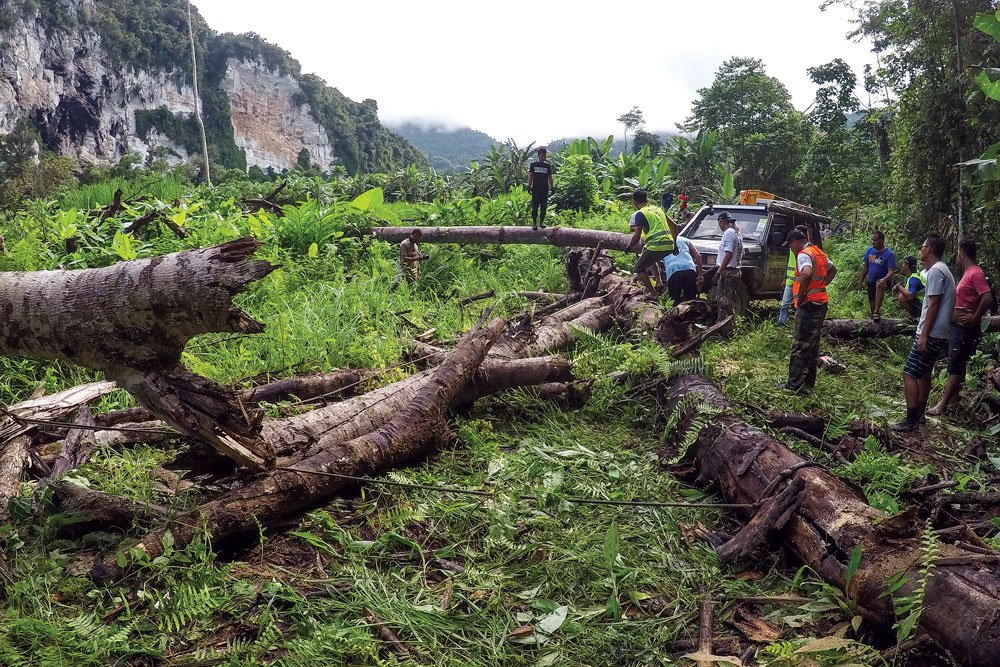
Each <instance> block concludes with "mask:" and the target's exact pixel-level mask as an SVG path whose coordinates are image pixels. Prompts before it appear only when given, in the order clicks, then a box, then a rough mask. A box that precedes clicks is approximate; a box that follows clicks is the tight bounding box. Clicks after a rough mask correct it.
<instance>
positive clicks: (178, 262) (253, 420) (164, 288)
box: [0, 239, 274, 469]
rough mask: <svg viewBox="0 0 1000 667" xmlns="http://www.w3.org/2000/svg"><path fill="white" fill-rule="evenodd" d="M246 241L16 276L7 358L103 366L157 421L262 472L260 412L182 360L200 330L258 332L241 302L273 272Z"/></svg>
mask: <svg viewBox="0 0 1000 667" xmlns="http://www.w3.org/2000/svg"><path fill="white" fill-rule="evenodd" d="M258 247H259V243H258V242H257V241H255V240H253V239H241V240H239V241H233V242H231V243H226V244H225V245H221V246H217V247H214V248H206V249H201V250H188V251H185V252H180V253H174V254H170V255H162V256H159V257H152V258H149V259H142V260H134V261H131V262H121V263H119V264H115V265H113V266H109V267H105V268H99V269H84V270H79V271H36V272H33V273H7V274H4V275H3V276H2V279H0V309H2V311H3V313H4V317H3V319H2V320H0V354H5V355H12V356H26V357H34V358H45V359H68V360H70V361H73V362H75V363H78V364H80V365H82V366H86V367H87V368H91V369H94V370H99V371H102V372H103V373H105V374H106V375H107V376H108V377H110V378H113V379H114V380H116V381H117V382H118V385H119V386H120V387H122V388H123V389H126V390H128V391H129V392H131V393H132V394H133V395H134V396H135V397H136V399H137V400H138V401H139V402H140V403H142V404H143V405H145V406H146V407H148V408H149V409H150V410H151V411H152V412H153V413H154V414H156V416H157V417H159V418H161V419H163V420H164V421H166V422H168V423H170V424H171V425H173V426H174V427H175V428H177V429H178V430H180V431H181V432H183V433H185V434H187V435H190V436H192V437H195V438H199V439H201V440H204V441H205V442H207V443H209V444H211V445H212V446H214V447H216V448H217V449H218V450H219V451H221V452H223V453H224V454H226V455H227V456H230V457H231V458H233V459H234V460H236V461H238V462H240V463H242V464H244V465H247V466H250V467H253V468H255V469H261V468H263V467H265V464H266V461H267V459H268V454H267V451H266V448H265V447H264V446H263V444H262V443H260V442H259V441H258V440H257V439H256V434H257V431H258V430H259V424H260V418H261V415H260V414H257V413H254V412H253V411H250V412H247V411H246V410H242V409H240V407H239V405H238V402H237V401H236V400H235V397H234V396H233V394H232V392H228V391H226V390H224V389H223V388H222V387H220V386H218V385H216V384H215V383H214V382H211V381H209V380H207V379H206V378H203V377H200V376H198V375H195V374H194V373H191V372H190V371H188V370H187V369H185V368H184V366H182V365H181V363H180V357H181V352H182V350H183V349H184V345H185V344H186V343H187V341H188V340H189V339H190V338H191V337H193V336H196V335H198V334H203V333H209V332H222V331H233V332H242V333H256V332H259V331H262V330H263V328H264V327H263V325H262V324H260V323H259V322H257V321H255V320H253V319H252V318H250V317H249V316H248V315H247V314H246V313H244V312H243V311H241V310H239V309H238V308H235V307H233V305H232V298H233V296H234V295H235V294H236V293H238V292H240V291H242V290H243V289H245V287H246V285H247V284H248V283H250V282H253V281H255V280H258V279H260V278H262V277H264V276H266V275H267V274H268V273H270V272H271V271H272V270H273V268H274V267H272V266H271V265H270V264H269V263H268V262H264V261H251V260H250V259H249V257H250V255H251V254H253V252H254V251H255V250H256V249H257V248H258Z"/></svg>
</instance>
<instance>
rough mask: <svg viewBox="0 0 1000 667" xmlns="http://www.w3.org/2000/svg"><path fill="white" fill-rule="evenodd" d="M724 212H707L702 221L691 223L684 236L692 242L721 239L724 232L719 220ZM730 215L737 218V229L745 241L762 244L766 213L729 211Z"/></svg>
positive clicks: (717, 210)
mask: <svg viewBox="0 0 1000 667" xmlns="http://www.w3.org/2000/svg"><path fill="white" fill-rule="evenodd" d="M723 210H724V209H719V208H716V209H715V210H714V211H712V212H711V213H709V212H708V211H705V215H704V216H702V217H701V219H695V220H694V221H692V222H691V226H690V228H689V229H688V230H687V231H686V232H685V234H684V236H685V237H687V238H689V239H692V240H698V239H721V238H722V230H720V229H719V220H718V218H719V213H721V212H722V211H723ZM729 214H730V215H731V216H733V217H734V218H736V228H737V229H739V230H740V234H742V235H743V238H744V239H746V240H748V241H756V242H757V243H760V241H761V238H763V236H764V231H765V230H766V229H767V212H766V211H729Z"/></svg>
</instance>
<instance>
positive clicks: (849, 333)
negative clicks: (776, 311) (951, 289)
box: [823, 316, 1000, 340]
mask: <svg viewBox="0 0 1000 667" xmlns="http://www.w3.org/2000/svg"><path fill="white" fill-rule="evenodd" d="M983 322H985V324H986V332H993V331H1000V316H994V317H984V318H983ZM916 328H917V323H916V322H915V321H913V320H880V321H878V322H873V321H872V320H827V321H826V322H824V323H823V333H824V334H826V335H827V336H829V337H831V338H838V339H840V340H854V339H858V338H884V337H886V336H899V335H908V336H912V335H913V333H914V332H915V331H916Z"/></svg>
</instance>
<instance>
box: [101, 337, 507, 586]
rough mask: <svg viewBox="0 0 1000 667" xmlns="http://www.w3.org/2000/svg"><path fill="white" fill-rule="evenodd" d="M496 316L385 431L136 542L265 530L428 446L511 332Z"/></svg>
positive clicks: (112, 565)
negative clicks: (503, 337) (267, 525)
mask: <svg viewBox="0 0 1000 667" xmlns="http://www.w3.org/2000/svg"><path fill="white" fill-rule="evenodd" d="M503 327H504V322H503V320H501V319H496V320H494V321H493V322H491V323H490V324H489V325H488V326H486V327H483V328H481V329H477V330H474V331H472V332H470V333H469V334H466V336H465V337H464V338H463V339H462V341H461V342H460V343H459V344H458V346H457V347H456V348H455V349H454V351H453V352H452V353H451V354H450V355H448V358H447V359H446V360H445V361H444V362H443V363H442V364H441V365H440V366H438V367H437V368H436V369H434V371H433V373H432V374H431V377H430V378H429V380H428V382H427V384H426V385H425V386H423V387H422V388H421V389H420V391H419V392H417V394H416V396H414V397H413V400H412V401H410V402H409V404H408V405H407V406H406V408H405V409H403V410H402V411H400V412H398V413H397V414H396V415H395V417H393V419H392V420H390V421H389V422H388V423H386V424H383V425H382V426H381V427H380V428H379V429H378V430H377V431H374V432H372V433H369V434H367V435H363V436H361V437H359V438H355V439H353V440H349V441H346V442H344V441H341V442H340V443H337V444H335V445H334V444H331V445H330V446H320V447H316V448H314V449H312V450H310V451H309V452H308V453H307V454H306V456H304V457H303V458H302V459H301V460H299V461H298V462H297V463H296V464H295V466H294V468H285V469H279V470H275V471H273V472H271V473H269V474H267V475H265V476H263V477H261V478H259V479H257V480H255V481H253V482H251V483H250V484H247V485H246V486H245V487H243V488H241V489H238V490H236V491H233V492H231V493H228V494H226V495H224V496H223V497H222V498H219V499H217V500H214V501H211V502H209V503H206V504H204V505H202V506H201V507H200V508H199V509H197V510H195V511H193V512H189V513H187V514H185V515H183V516H181V517H179V518H178V519H177V521H175V522H171V523H170V524H168V525H167V526H165V527H163V528H160V529H157V530H155V531H153V532H151V533H150V534H148V535H147V536H146V537H145V538H144V539H143V540H142V541H141V542H139V544H138V545H137V546H136V548H138V549H141V550H143V551H145V552H146V554H147V555H148V556H149V557H152V558H155V557H156V556H159V555H161V554H162V553H163V536H164V535H165V534H166V532H167V531H169V532H170V533H171V534H172V536H173V538H174V543H175V544H176V545H179V546H183V545H187V544H189V543H190V542H191V540H192V539H194V536H195V535H196V534H197V532H198V531H199V530H200V529H201V527H202V526H204V527H205V528H206V529H207V530H208V532H209V534H211V535H212V537H213V539H215V540H224V539H226V538H230V537H234V536H236V535H241V534H245V533H247V532H253V531H257V530H259V526H260V524H261V523H268V522H270V521H273V520H275V519H278V518H281V517H284V516H287V515H289V514H293V513H296V514H297V513H301V512H302V511H303V510H306V509H308V508H310V507H313V506H315V505H316V504H317V503H319V502H322V501H323V500H326V499H328V498H331V497H332V496H333V495H335V494H336V493H337V492H338V491H340V490H341V489H343V488H345V487H348V486H352V485H354V484H356V482H355V481H354V480H351V479H348V478H345V477H344V476H345V475H346V476H349V477H358V476H364V475H370V474H373V473H376V472H379V471H381V470H383V469H385V468H386V467H388V466H391V465H398V464H399V463H400V462H401V461H407V460H410V459H412V458H414V457H415V456H417V455H419V454H421V453H423V452H424V451H425V450H426V448H427V447H429V446H430V444H431V443H432V442H434V440H435V439H436V438H438V437H440V435H441V434H442V433H443V432H444V431H446V430H447V425H446V424H445V421H444V420H445V415H446V412H447V410H448V409H449V407H450V406H451V405H452V404H453V403H454V402H455V401H456V400H457V399H458V396H459V394H460V393H461V391H462V390H463V388H464V387H465V386H466V384H467V383H468V382H469V381H470V380H471V379H472V377H473V375H474V374H475V372H476V370H477V369H478V368H479V365H480V364H482V362H483V360H484V359H485V358H486V353H487V351H488V350H489V348H490V346H492V345H493V343H495V342H496V340H497V339H498V338H499V337H500V334H501V332H502V331H503ZM120 572H121V569H120V568H119V566H118V558H117V556H116V557H114V558H111V559H108V560H106V561H105V562H104V563H103V564H99V565H98V566H96V567H95V569H94V570H93V571H92V575H93V576H94V577H95V578H97V579H99V580H102V579H106V578H108V577H109V576H114V575H117V574H119V573H120Z"/></svg>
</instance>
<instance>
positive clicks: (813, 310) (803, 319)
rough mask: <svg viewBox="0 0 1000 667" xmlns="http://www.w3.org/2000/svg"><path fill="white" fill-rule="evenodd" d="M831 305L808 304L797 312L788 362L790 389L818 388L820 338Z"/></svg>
mask: <svg viewBox="0 0 1000 667" xmlns="http://www.w3.org/2000/svg"><path fill="white" fill-rule="evenodd" d="M828 307H829V304H825V303H812V302H809V303H806V304H805V305H804V306H802V307H801V308H798V309H796V311H795V330H794V331H793V332H792V354H791V357H790V358H789V360H788V388H789V389H812V388H813V387H815V386H816V367H817V365H818V364H819V337H820V334H822V333H823V320H824V319H826V311H827V309H828Z"/></svg>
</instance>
